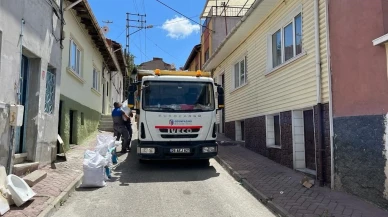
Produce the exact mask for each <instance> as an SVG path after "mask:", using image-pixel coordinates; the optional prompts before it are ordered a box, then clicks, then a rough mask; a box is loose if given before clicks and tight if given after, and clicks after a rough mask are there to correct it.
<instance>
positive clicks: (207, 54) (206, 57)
mask: <svg viewBox="0 0 388 217" xmlns="http://www.w3.org/2000/svg"><path fill="white" fill-rule="evenodd" d="M208 59H209V48H208V49H207V50H206V51H205V62H206V61H207V60H208Z"/></svg>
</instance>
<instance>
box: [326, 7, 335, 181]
mask: <svg viewBox="0 0 388 217" xmlns="http://www.w3.org/2000/svg"><path fill="white" fill-rule="evenodd" d="M326 46H327V68H328V69H327V74H328V78H329V122H330V166H331V168H330V171H331V173H330V187H331V189H334V126H333V125H334V124H333V92H332V91H333V90H332V89H331V88H332V87H331V86H332V85H331V62H330V58H331V54H330V25H329V1H328V0H326Z"/></svg>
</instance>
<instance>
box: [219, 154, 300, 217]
mask: <svg viewBox="0 0 388 217" xmlns="http://www.w3.org/2000/svg"><path fill="white" fill-rule="evenodd" d="M214 159H215V160H216V161H217V162H218V163H219V164H221V166H222V167H224V168H225V169H226V171H227V172H228V173H229V174H230V175H231V176H232V177H233V178H234V179H235V180H236V181H238V182H240V183H241V185H242V186H243V187H244V188H245V189H246V190H247V191H248V192H249V193H251V194H252V195H253V196H254V197H255V198H256V199H258V200H259V201H260V202H261V203H263V204H264V205H265V206H266V207H268V208H269V209H270V210H271V211H272V212H274V213H276V214H278V215H280V216H282V217H294V216H293V215H291V214H290V213H289V212H288V211H287V210H285V209H284V208H283V207H281V206H279V205H278V204H276V203H275V202H273V201H271V199H270V198H269V197H267V196H266V195H265V194H264V193H263V192H261V191H260V190H258V189H257V188H255V187H254V186H253V185H252V184H250V183H249V182H248V181H247V179H245V178H244V177H242V176H241V175H240V174H239V173H238V172H237V171H236V170H234V169H233V168H232V167H231V166H230V165H229V164H228V163H226V162H225V161H224V160H222V158H221V157H219V156H218V155H217V156H215V157H214Z"/></svg>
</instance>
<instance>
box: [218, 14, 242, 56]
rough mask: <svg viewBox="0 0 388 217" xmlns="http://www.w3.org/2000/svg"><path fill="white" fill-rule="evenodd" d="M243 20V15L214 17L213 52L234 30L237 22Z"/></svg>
mask: <svg viewBox="0 0 388 217" xmlns="http://www.w3.org/2000/svg"><path fill="white" fill-rule="evenodd" d="M240 20H241V17H227V18H226V19H225V17H213V18H212V22H213V29H212V30H214V32H213V33H212V34H211V40H212V48H211V53H214V52H215V51H216V49H217V48H218V46H220V44H221V43H222V42H223V41H224V39H225V38H226V36H227V35H229V33H230V32H231V31H232V30H233V28H234V27H235V26H236V24H237V23H238V22H239V21H240Z"/></svg>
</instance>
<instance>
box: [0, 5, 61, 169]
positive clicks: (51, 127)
mask: <svg viewBox="0 0 388 217" xmlns="http://www.w3.org/2000/svg"><path fill="white" fill-rule="evenodd" d="M22 18H24V19H25V25H24V32H23V54H24V55H26V56H27V57H28V58H29V59H30V69H29V78H28V79H27V80H28V83H29V87H28V97H27V98H28V101H27V107H26V111H27V116H26V117H25V120H26V122H25V123H26V124H25V127H26V129H27V130H26V138H28V139H27V140H26V148H25V152H27V153H28V160H32V161H39V162H40V163H41V164H46V163H50V162H51V161H52V160H54V159H55V156H56V139H57V125H58V106H57V105H58V102H59V93H60V90H59V84H60V78H61V57H62V52H61V49H60V43H59V41H58V40H56V39H58V38H59V36H60V21H59V19H58V18H57V17H56V16H55V14H53V9H52V7H51V6H50V4H48V3H47V2H46V1H40V0H29V1H0V35H1V37H0V44H1V45H0V53H1V56H0V77H1V78H2V79H0V86H1V87H2V91H0V101H1V102H5V103H7V104H14V103H16V102H17V94H16V93H17V89H18V85H19V73H20V68H21V66H20V64H21V62H20V61H21V60H20V40H19V36H20V33H21V20H22ZM48 65H50V66H51V67H53V68H54V69H55V70H53V71H54V72H55V74H56V88H55V103H54V112H53V114H48V113H45V111H44V106H45V95H46V76H45V72H46V71H47V68H48ZM14 145H15V146H16V144H14ZM10 146H11V144H10V126H9V118H8V109H0V164H1V165H6V162H7V155H8V150H9V147H10Z"/></svg>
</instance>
